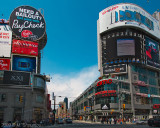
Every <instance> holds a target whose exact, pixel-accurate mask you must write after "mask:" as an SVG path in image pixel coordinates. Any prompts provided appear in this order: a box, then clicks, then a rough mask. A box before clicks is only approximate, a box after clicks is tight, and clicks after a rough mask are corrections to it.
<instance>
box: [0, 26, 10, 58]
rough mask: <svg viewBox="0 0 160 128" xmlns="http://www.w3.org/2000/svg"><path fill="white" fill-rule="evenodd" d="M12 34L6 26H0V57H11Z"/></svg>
mask: <svg viewBox="0 0 160 128" xmlns="http://www.w3.org/2000/svg"><path fill="white" fill-rule="evenodd" d="M11 40H12V32H11V30H10V27H9V26H8V25H0V57H10V56H11Z"/></svg>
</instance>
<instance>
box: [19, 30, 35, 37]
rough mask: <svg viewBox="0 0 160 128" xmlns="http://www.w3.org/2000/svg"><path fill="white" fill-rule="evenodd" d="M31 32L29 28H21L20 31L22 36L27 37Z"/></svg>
mask: <svg viewBox="0 0 160 128" xmlns="http://www.w3.org/2000/svg"><path fill="white" fill-rule="evenodd" d="M32 34H33V33H32V32H31V31H29V30H23V31H22V33H21V36H22V37H29V35H32Z"/></svg>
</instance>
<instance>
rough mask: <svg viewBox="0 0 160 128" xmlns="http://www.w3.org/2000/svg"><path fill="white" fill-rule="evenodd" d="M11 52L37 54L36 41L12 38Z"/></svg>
mask: <svg viewBox="0 0 160 128" xmlns="http://www.w3.org/2000/svg"><path fill="white" fill-rule="evenodd" d="M12 53H17V54H24V55H33V56H38V43H35V42H31V41H23V40H13V41H12Z"/></svg>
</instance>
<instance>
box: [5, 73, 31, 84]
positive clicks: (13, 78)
mask: <svg viewBox="0 0 160 128" xmlns="http://www.w3.org/2000/svg"><path fill="white" fill-rule="evenodd" d="M29 82H30V73H26V72H14V71H4V76H3V84H11V85H30V84H29Z"/></svg>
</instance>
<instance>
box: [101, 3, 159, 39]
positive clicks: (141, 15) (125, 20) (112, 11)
mask: <svg viewBox="0 0 160 128" xmlns="http://www.w3.org/2000/svg"><path fill="white" fill-rule="evenodd" d="M121 26H134V27H138V28H141V29H143V30H145V31H147V32H149V33H150V34H152V35H154V36H156V37H158V38H160V35H159V22H158V20H156V19H155V18H153V17H152V16H151V15H150V14H149V13H148V12H146V11H145V10H144V9H142V8H141V7H139V6H137V5H135V4H129V3H125V4H124V3H122V4H117V5H113V6H110V7H108V8H106V9H104V10H102V11H101V12H100V13H99V32H100V33H102V32H105V31H107V30H109V29H112V28H115V27H121Z"/></svg>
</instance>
